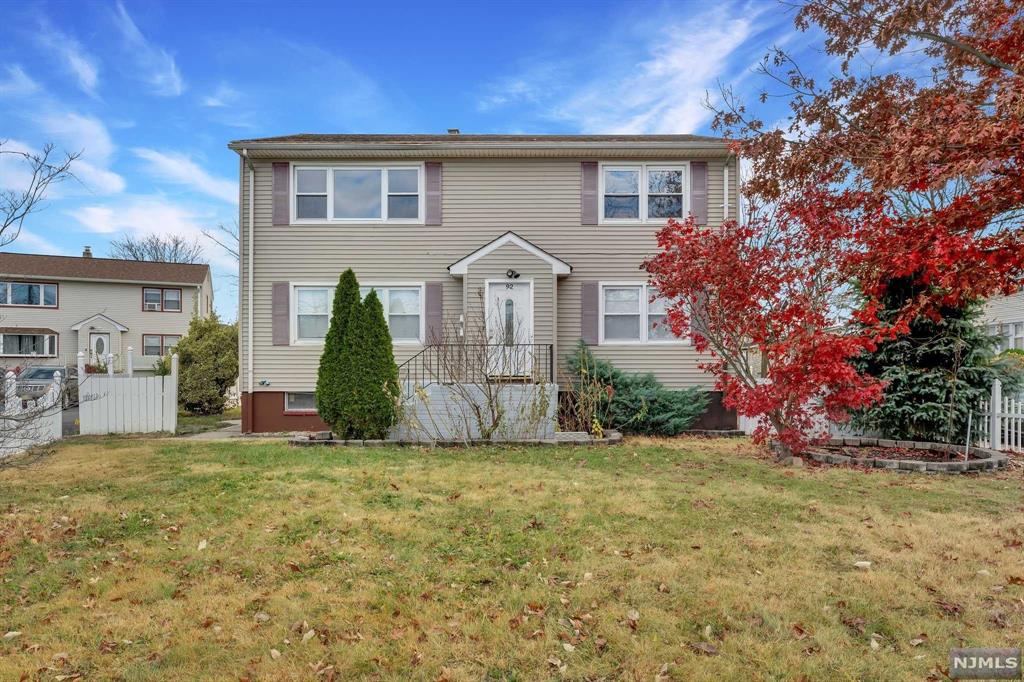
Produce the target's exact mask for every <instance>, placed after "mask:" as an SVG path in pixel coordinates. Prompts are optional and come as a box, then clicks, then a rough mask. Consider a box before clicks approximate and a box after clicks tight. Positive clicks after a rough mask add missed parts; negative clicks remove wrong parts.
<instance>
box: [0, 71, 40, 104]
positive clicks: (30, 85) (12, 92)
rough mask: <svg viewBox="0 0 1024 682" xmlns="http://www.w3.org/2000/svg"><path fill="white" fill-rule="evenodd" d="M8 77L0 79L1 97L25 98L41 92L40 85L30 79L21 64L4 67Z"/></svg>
mask: <svg viewBox="0 0 1024 682" xmlns="http://www.w3.org/2000/svg"><path fill="white" fill-rule="evenodd" d="M4 71H6V72H7V77H6V78H3V79H0V97H23V96H25V95H31V94H33V93H36V92H38V91H39V89H40V88H39V83H36V82H35V81H34V80H32V79H31V78H29V76H28V74H27V73H25V70H24V69H23V68H21V65H20V64H8V65H7V66H5V67H4Z"/></svg>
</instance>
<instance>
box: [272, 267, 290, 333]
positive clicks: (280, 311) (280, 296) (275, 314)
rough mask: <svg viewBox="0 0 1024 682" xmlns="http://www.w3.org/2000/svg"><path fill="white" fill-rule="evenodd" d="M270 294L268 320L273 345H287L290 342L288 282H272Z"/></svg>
mask: <svg viewBox="0 0 1024 682" xmlns="http://www.w3.org/2000/svg"><path fill="white" fill-rule="evenodd" d="M271 286H272V287H273V291H272V293H271V296H270V320H271V324H272V326H273V333H272V337H273V343H274V345H275V346H287V345H289V344H290V343H291V336H292V335H291V329H290V327H291V314H290V311H289V306H290V300H289V299H290V298H291V297H290V295H289V294H290V293H291V292H290V291H289V287H288V282H274V283H273V284H272V285H271Z"/></svg>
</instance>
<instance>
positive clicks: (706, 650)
mask: <svg viewBox="0 0 1024 682" xmlns="http://www.w3.org/2000/svg"><path fill="white" fill-rule="evenodd" d="M690 648H691V649H693V650H694V651H695V652H697V653H698V654H701V655H702V656H717V655H718V647H716V646H715V645H714V644H712V643H711V642H696V643H693V642H691V643H690Z"/></svg>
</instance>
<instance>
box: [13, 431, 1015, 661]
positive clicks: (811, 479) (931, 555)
mask: <svg viewBox="0 0 1024 682" xmlns="http://www.w3.org/2000/svg"><path fill="white" fill-rule="evenodd" d="M0 491H2V498H0V499H2V502H0V679H2V680H8V679H13V680H17V679H19V678H20V677H21V676H22V675H25V676H26V678H25V679H37V678H38V679H47V680H52V679H58V678H57V676H60V675H64V676H68V675H75V674H81V675H83V676H84V678H86V679H126V680H163V679H178V680H184V679H199V680H207V679H208V680H230V679H234V680H237V679H252V680H255V679H261V680H264V679H265V680H289V679H294V680H309V679H318V680H325V679H336V680H343V679H352V678H359V677H369V678H372V679H395V680H399V679H401V680H406V679H416V680H419V679H423V680H438V679H448V680H480V679H495V680H498V679H506V680H534V679H545V678H560V677H562V678H568V679H595V678H605V679H630V680H654V679H656V678H658V676H659V675H660V679H679V680H690V679H698V680H700V679H706V680H723V679H762V680H789V679H799V678H801V677H802V678H804V679H812V680H844V679H851V680H852V679H859V680H869V679H876V680H900V679H907V680H921V679H925V678H927V677H928V676H929V675H932V674H938V673H936V672H933V671H936V670H937V669H938V668H939V667H940V666H941V667H945V665H946V662H947V660H948V651H949V648H950V647H951V646H958V645H961V644H962V645H979V646H980V645H984V646H1019V645H1020V643H1021V642H1020V636H1021V635H1020V633H1021V632H1022V631H1024V549H1022V541H1024V513H1022V512H1024V507H1022V505H1024V495H1022V493H1024V482H1022V478H1021V474H1020V472H1019V470H1017V471H1015V472H1011V473H1004V474H1000V475H998V476H994V477H984V478H979V477H959V478H957V477H925V476H920V475H903V474H897V473H881V472H872V473H862V472H856V471H851V470H845V469H828V468H812V469H803V470H797V469H785V468H781V467H778V466H776V465H774V464H773V463H771V462H770V461H767V460H765V459H762V458H760V456H759V455H758V453H757V451H756V450H754V449H753V448H752V447H751V446H750V445H749V444H747V443H746V441H743V440H698V439H684V440H676V441H653V440H642V441H631V442H627V443H626V444H624V445H622V446H618V447H608V448H534V447H494V448H473V449H465V450H426V449H418V448H401V449H365V450H364V449H326V448H323V449H320V448H304V449H300V448H292V447H289V446H287V445H284V444H281V443H273V442H263V441H241V442H238V441H231V442H188V441H174V440H143V439H127V438H126V439H77V440H73V441H68V442H66V443H65V444H64V445H62V446H60V447H58V448H57V449H56V450H55V451H54V452H53V453H51V454H49V455H45V456H33V457H27V458H22V459H20V460H16V461H14V462H8V463H7V464H6V465H5V466H2V467H0ZM862 560H866V561H871V562H872V566H871V568H870V569H868V570H861V569H857V568H855V567H854V563H855V562H857V561H862ZM979 571H981V572H982V573H980V574H979ZM8 631H9V632H14V633H20V634H17V635H9V636H7V637H4V633H5V632H8ZM318 673H319V674H318ZM940 678H941V676H940ZM63 679H73V678H69V677H65V678H63Z"/></svg>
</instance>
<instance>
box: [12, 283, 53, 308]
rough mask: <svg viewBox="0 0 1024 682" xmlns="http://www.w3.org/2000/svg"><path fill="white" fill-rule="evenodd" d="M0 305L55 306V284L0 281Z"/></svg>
mask: <svg viewBox="0 0 1024 682" xmlns="http://www.w3.org/2000/svg"><path fill="white" fill-rule="evenodd" d="M0 305H17V306H38V307H40V308H56V307H57V285H56V284H44V283H39V282H0Z"/></svg>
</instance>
